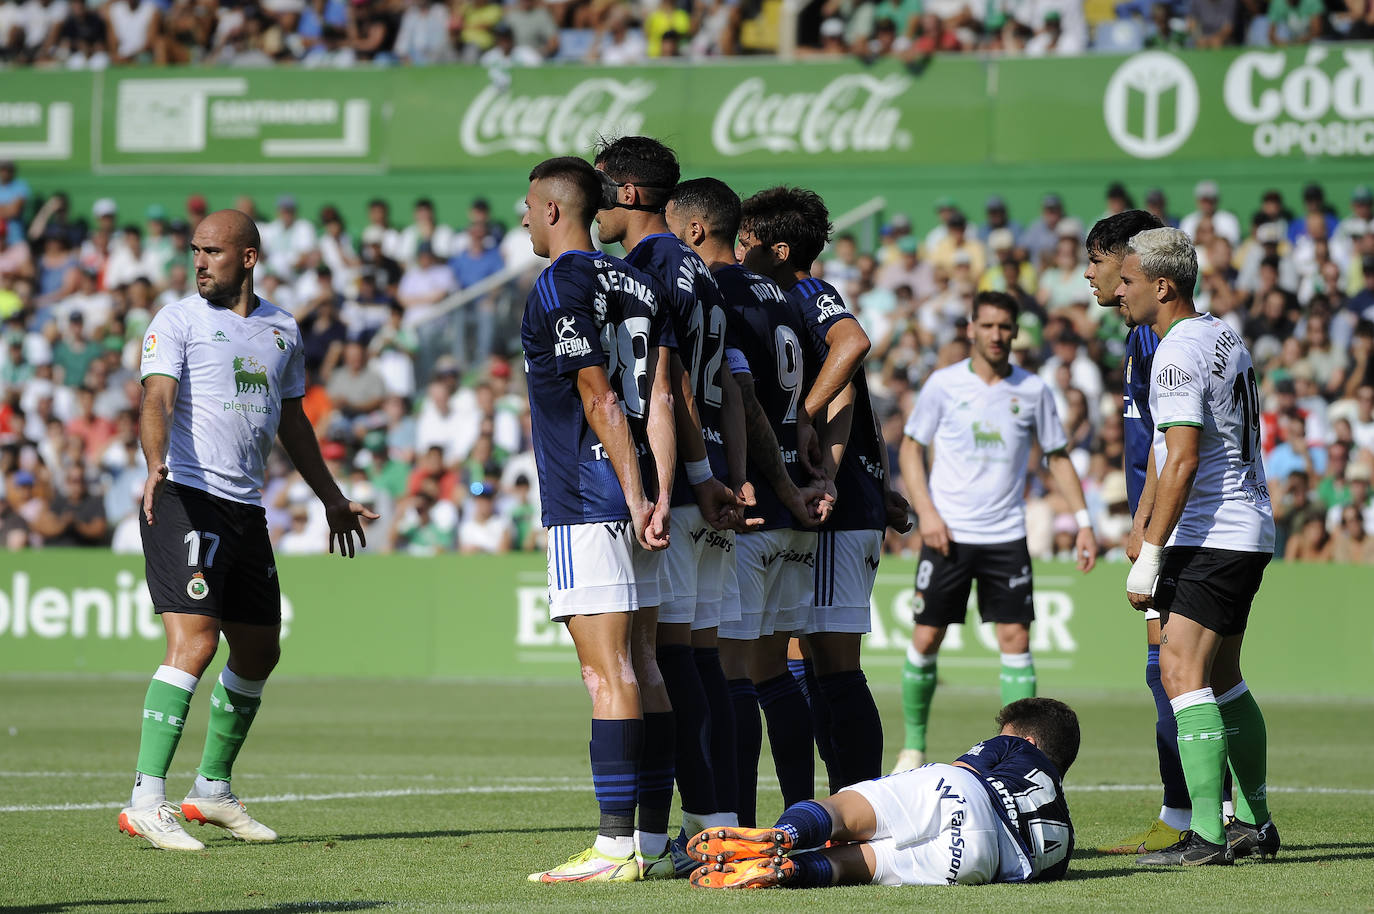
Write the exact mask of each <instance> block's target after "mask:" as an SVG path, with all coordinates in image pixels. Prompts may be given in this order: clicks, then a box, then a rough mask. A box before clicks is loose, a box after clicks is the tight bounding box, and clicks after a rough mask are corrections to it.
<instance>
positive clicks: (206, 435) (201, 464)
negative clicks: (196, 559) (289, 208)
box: [140, 295, 305, 505]
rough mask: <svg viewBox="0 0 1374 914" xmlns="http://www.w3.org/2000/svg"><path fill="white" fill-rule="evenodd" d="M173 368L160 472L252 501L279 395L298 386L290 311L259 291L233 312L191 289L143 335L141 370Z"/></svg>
mask: <svg viewBox="0 0 1374 914" xmlns="http://www.w3.org/2000/svg"><path fill="white" fill-rule="evenodd" d="M150 375H166V376H167V377H169V378H175V379H176V380H177V381H178V382H179V384H178V387H177V399H176V405H175V406H174V408H173V410H172V427H171V428H170V429H169V430H168V447H167V470H168V472H167V478H168V479H170V480H172V481H173V482H178V483H181V484H183V485H188V486H192V487H194V488H197V489H201V490H203V491H205V492H209V493H210V494H212V495H218V496H220V497H221V498H227V499H230V500H231V501H237V502H243V503H245V504H251V505H256V504H260V503H261V501H262V493H261V489H262V485H263V477H264V473H265V470H266V466H267V457H268V455H269V454H271V452H272V442H273V441H274V440H275V439H276V437H277V426H278V424H279V423H280V422H281V401H282V400H283V399H289V398H292V397H302V396H304V395H305V346H304V344H303V343H302V341H301V333H300V328H299V327H297V326H296V320H295V318H293V317H292V316H291V315H290V314H289V313H287V312H286V311H283V310H282V309H281V308H278V307H277V306H276V305H274V304H271V303H270V302H268V301H266V300H265V299H262V298H259V299H258V306H257V308H255V309H253V312H252V313H251V314H249V315H248V316H247V317H239V315H238V314H236V313H235V312H234V311H233V310H231V309H229V308H221V307H219V306H218V305H212V304H210V303H209V302H208V301H206V300H205V299H203V298H201V297H200V296H199V295H190V296H187V297H186V298H183V299H182V300H181V301H179V302H176V303H175V304H171V305H168V306H166V307H165V308H163V309H162V310H161V311H159V312H158V313H157V314H156V316H154V317H153V320H152V322H151V323H149V324H148V330H147V331H146V332H145V333H144V336H143V363H142V370H141V371H140V377H141V378H143V379H144V380H146V379H147V378H148V377H149V376H150Z"/></svg>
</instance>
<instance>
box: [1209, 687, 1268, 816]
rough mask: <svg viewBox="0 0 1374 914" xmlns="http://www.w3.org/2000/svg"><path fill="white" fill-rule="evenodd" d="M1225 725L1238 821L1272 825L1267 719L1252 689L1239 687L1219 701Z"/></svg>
mask: <svg viewBox="0 0 1374 914" xmlns="http://www.w3.org/2000/svg"><path fill="white" fill-rule="evenodd" d="M1217 707H1218V708H1220V710H1221V719H1222V722H1223V723H1224V724H1225V725H1226V756H1227V759H1228V760H1229V761H1230V764H1231V773H1232V774H1233V775H1234V776H1235V783H1236V786H1238V787H1239V788H1240V789H1239V790H1237V791H1236V792H1235V793H1234V794H1233V799H1234V801H1235V804H1236V818H1237V819H1240V820H1241V821H1242V822H1248V823H1250V824H1251V825H1263V824H1264V823H1265V822H1268V821H1269V801H1268V799H1267V797H1268V788H1267V786H1266V784H1265V780H1266V778H1267V777H1268V752H1269V745H1268V734H1267V732H1266V730H1265V727H1264V715H1263V714H1261V713H1260V708H1259V704H1258V703H1256V701H1255V696H1254V695H1252V694H1251V693H1250V689H1249V687H1247V686H1246V685H1245V680H1244V679H1242V680H1241V681H1240V684H1239V685H1237V686H1236V687H1235V688H1233V689H1231V690H1230V691H1229V692H1227V693H1226V694H1224V695H1222V696H1221V697H1220V698H1218V699H1217Z"/></svg>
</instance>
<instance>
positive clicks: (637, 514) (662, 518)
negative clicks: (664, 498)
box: [630, 498, 668, 552]
mask: <svg viewBox="0 0 1374 914" xmlns="http://www.w3.org/2000/svg"><path fill="white" fill-rule="evenodd" d="M630 523H631V524H633V525H634V531H635V539H636V540H637V541H638V542H639V545H640V548H642V549H644V550H646V551H648V552H658V551H659V550H662V549H667V548H668V509H667V506H666V505H660V504H655V503H654V502H651V501H649V499H647V498H642V499H640V500H639V501H637V502H632V503H631V504H630Z"/></svg>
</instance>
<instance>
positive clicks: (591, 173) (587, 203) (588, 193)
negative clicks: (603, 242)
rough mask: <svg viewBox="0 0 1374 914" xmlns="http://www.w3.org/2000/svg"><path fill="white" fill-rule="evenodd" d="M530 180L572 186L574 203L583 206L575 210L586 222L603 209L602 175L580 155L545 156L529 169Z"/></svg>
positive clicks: (584, 223) (588, 223) (603, 190)
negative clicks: (574, 197) (547, 157)
mask: <svg viewBox="0 0 1374 914" xmlns="http://www.w3.org/2000/svg"><path fill="white" fill-rule="evenodd" d="M530 180H531V181H557V182H559V183H560V184H563V185H565V186H567V187H569V188H571V189H572V191H573V192H574V194H575V196H576V200H575V201H568V202H575V203H577V204H579V205H580V210H579V211H578V212H577V213H576V215H577V218H578V219H580V220H581V222H582V224H583V225H591V224H592V219H593V218H595V217H596V211H597V210H599V209H601V208H602V204H603V203H604V197H605V186H604V185H603V184H602V183H601V175H600V173H599V172H597V170H596V169H595V168H593V167H592V166H591V165H589V164H587V160H586V159H582V158H578V157H577V156H557V157H556V158H552V159H545V160H544V161H542V162H540V163H539V164H538V165H536V166H534V168H532V169H531V170H530Z"/></svg>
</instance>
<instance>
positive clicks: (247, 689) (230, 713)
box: [200, 667, 267, 781]
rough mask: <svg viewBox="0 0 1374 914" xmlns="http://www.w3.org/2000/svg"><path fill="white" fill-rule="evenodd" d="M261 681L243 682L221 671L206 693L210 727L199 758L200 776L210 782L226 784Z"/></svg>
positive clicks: (258, 700)
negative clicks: (217, 679)
mask: <svg viewBox="0 0 1374 914" xmlns="http://www.w3.org/2000/svg"><path fill="white" fill-rule="evenodd" d="M266 682H267V680H265V679H243V678H242V677H240V676H237V675H235V673H234V671H233V670H231V669H229V668H228V667H225V668H224V670H223V672H221V673H220V674H219V681H218V682H216V683H215V688H214V691H212V692H211V693H210V726H209V728H208V730H207V731H206V734H205V752H204V753H203V754H202V755H201V758H200V776H201V777H202V778H205V779H206V780H211V781H227V780H229V778H230V776H231V774H232V772H233V769H234V759H236V758H238V754H239V750H240V749H242V748H243V741H244V740H245V739H247V738H248V728H249V727H251V726H252V725H253V718H254V717H256V716H257V713H258V707H259V706H260V705H261V704H262V688H263V686H264V685H265V684H266Z"/></svg>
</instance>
